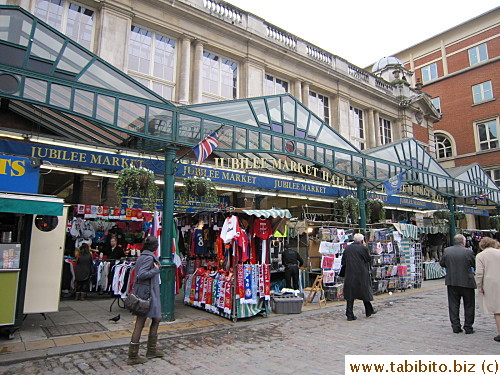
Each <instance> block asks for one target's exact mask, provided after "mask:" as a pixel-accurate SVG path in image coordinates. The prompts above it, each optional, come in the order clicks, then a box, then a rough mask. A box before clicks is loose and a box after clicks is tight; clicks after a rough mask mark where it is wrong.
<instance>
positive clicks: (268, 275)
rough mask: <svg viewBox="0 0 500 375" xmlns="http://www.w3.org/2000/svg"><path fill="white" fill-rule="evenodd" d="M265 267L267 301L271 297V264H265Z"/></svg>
mask: <svg viewBox="0 0 500 375" xmlns="http://www.w3.org/2000/svg"><path fill="white" fill-rule="evenodd" d="M262 266H263V267H264V297H265V299H266V301H269V300H270V299H271V266H270V265H269V264H263V265H262Z"/></svg>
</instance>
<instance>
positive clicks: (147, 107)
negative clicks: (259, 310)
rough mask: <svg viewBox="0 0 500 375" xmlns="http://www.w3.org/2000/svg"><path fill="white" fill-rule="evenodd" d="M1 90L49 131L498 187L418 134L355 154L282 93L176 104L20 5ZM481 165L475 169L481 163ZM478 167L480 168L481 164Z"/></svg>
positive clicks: (5, 10)
mask: <svg viewBox="0 0 500 375" xmlns="http://www.w3.org/2000/svg"><path fill="white" fill-rule="evenodd" d="M0 98H2V99H9V101H8V105H9V108H10V109H11V110H12V111H14V112H16V113H19V114H21V115H22V116H25V117H26V118H29V119H32V120H33V121H36V122H37V123H39V124H41V125H43V126H44V127H45V128H46V129H48V131H50V132H51V134H56V135H64V136H65V137H66V138H69V139H71V140H74V141H77V142H86V143H92V144H97V145H99V144H101V145H102V144H105V145H108V146H124V147H136V148H137V149H138V150H139V151H159V150H160V149H165V148H166V147H178V148H179V147H180V148H183V147H184V148H192V147H193V146H195V145H196V144H197V143H198V142H200V141H201V140H202V139H203V138H204V137H205V136H206V135H208V134H211V133H213V132H214V131H217V132H218V135H219V146H218V147H217V149H216V152H217V154H218V155H219V156H222V157H232V158H241V157H247V158H256V157H258V158H269V159H274V160H277V161H279V160H282V161H287V162H292V161H293V162H295V163H301V164H304V165H306V166H307V165H308V166H314V167H315V168H316V169H317V170H318V171H320V172H319V173H322V172H325V173H326V172H328V173H332V174H337V175H341V176H342V177H346V178H347V180H349V181H350V182H351V183H352V184H354V182H357V181H365V182H368V183H369V184H371V185H373V186H375V185H377V184H380V182H383V181H385V180H387V179H388V178H390V177H392V176H394V175H396V174H398V173H400V172H402V171H404V170H408V171H410V174H409V177H408V178H409V179H411V180H412V181H416V182H419V183H422V184H425V185H428V186H430V187H432V188H434V189H436V190H439V191H440V192H442V193H443V194H448V195H449V196H455V195H457V196H464V197H465V196H469V195H470V193H471V192H474V191H480V190H481V191H482V190H484V191H485V192H488V193H489V195H488V198H489V199H491V200H492V201H494V202H497V203H498V204H500V197H499V195H498V188H496V186H493V185H491V184H490V181H486V180H481V182H485V181H486V182H488V184H487V185H485V186H478V185H477V184H475V183H474V182H473V181H472V180H461V179H460V180H455V179H454V178H453V177H452V176H450V175H449V174H448V173H446V171H444V170H443V169H442V168H441V167H440V166H439V164H438V163H437V162H436V161H435V160H434V159H433V158H432V157H431V156H430V155H429V154H428V153H427V152H426V151H425V150H424V148H423V147H421V146H420V145H419V144H418V143H416V142H415V141H414V140H408V141H403V142H400V143H399V144H394V145H391V146H386V147H382V148H379V149H375V150H373V151H368V152H366V153H361V152H360V151H359V150H358V149H357V148H356V147H354V146H353V145H351V144H350V143H349V142H348V141H347V140H346V139H344V138H343V137H342V136H340V135H339V134H337V133H336V132H335V131H334V130H333V129H332V128H331V127H329V126H328V125H327V124H326V123H324V122H323V121H322V120H320V119H319V118H318V117H317V116H316V115H315V114H314V113H312V112H311V111H310V110H309V109H307V108H306V107H305V106H304V105H303V104H302V103H300V102H299V101H297V100H296V99H295V98H293V97H292V96H290V95H288V94H283V95H275V96H266V97H260V98H249V99H241V100H236V101H229V102H218V103H206V104H199V105H191V106H184V107H176V106H174V105H173V104H172V103H170V102H168V101H166V100H164V99H163V98H161V96H159V95H158V94H156V93H155V92H153V91H151V90H149V89H148V88H146V87H144V86H143V85H141V84H140V83H138V82H137V81H135V80H134V79H132V78H131V77H129V76H127V75H126V74H125V73H123V72H122V71H120V70H119V69H117V68H115V67H113V66H112V65H110V64H109V63H107V62H105V61H104V60H102V59H101V58H99V57H98V56H96V55H94V54H93V53H91V52H90V51H88V50H86V49H85V48H83V47H81V46H80V45H78V44H77V43H76V42H74V41H72V40H71V39H70V38H68V37H66V36H65V35H63V34H61V33H59V32H58V31H56V30H54V29H53V28H52V27H50V26H49V25H47V24H45V23H43V22H42V21H40V20H38V19H37V18H36V17H34V16H33V15H32V14H30V13H28V12H27V11H26V10H24V9H22V8H20V7H14V6H7V5H4V6H0ZM478 168H480V167H478ZM483 173H484V171H483Z"/></svg>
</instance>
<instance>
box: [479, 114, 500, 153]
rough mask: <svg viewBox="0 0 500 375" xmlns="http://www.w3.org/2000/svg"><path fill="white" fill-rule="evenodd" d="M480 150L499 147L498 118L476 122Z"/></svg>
mask: <svg viewBox="0 0 500 375" xmlns="http://www.w3.org/2000/svg"><path fill="white" fill-rule="evenodd" d="M476 129H477V139H478V142H479V150H481V151H484V150H491V149H494V148H498V118H496V119H493V120H488V121H482V122H479V123H476Z"/></svg>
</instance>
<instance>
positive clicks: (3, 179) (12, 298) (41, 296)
mask: <svg viewBox="0 0 500 375" xmlns="http://www.w3.org/2000/svg"><path fill="white" fill-rule="evenodd" d="M0 168H1V173H0V232H1V233H2V235H1V241H0V284H1V285H2V290H1V299H2V308H1V310H0V331H2V332H5V333H7V334H8V335H12V334H13V332H15V330H17V329H18V328H19V327H20V325H21V323H22V320H23V316H24V315H25V314H30V313H41V314H44V313H47V312H53V311H57V310H58V305H59V291H60V278H61V262H60V259H61V258H62V249H63V245H64V230H65V209H64V207H63V203H64V202H63V200H61V199H58V198H56V197H53V196H43V195H39V194H37V191H38V182H39V168H37V166H36V165H35V166H33V160H30V159H28V158H24V157H15V156H10V155H1V156H0Z"/></svg>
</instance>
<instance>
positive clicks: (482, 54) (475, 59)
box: [469, 43, 488, 65]
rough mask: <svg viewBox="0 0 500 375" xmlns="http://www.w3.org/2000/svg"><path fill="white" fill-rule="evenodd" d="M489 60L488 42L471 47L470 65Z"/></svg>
mask: <svg viewBox="0 0 500 375" xmlns="http://www.w3.org/2000/svg"><path fill="white" fill-rule="evenodd" d="M485 60H488V49H487V48H486V43H484V44H480V45H479V46H476V47H473V48H470V49H469V62H470V65H474V64H479V63H480V62H481V61H485Z"/></svg>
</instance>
